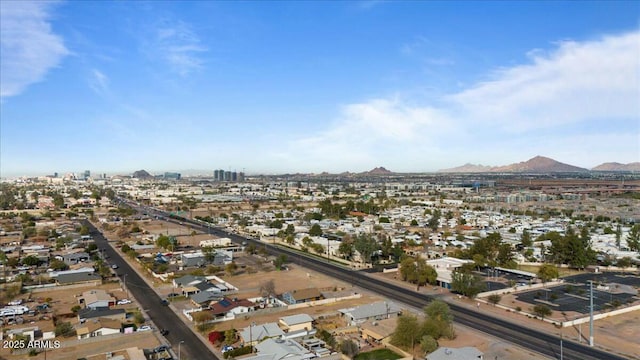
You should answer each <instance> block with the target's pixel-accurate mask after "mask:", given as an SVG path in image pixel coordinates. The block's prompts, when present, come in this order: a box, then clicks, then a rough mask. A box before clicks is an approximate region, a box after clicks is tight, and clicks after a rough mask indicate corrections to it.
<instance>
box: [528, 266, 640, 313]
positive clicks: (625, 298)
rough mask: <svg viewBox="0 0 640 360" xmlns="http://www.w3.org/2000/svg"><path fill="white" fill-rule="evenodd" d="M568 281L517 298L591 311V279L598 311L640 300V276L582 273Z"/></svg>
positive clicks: (562, 309)
mask: <svg viewBox="0 0 640 360" xmlns="http://www.w3.org/2000/svg"><path fill="white" fill-rule="evenodd" d="M564 280H565V284H562V285H557V286H552V287H551V286H550V287H547V288H542V289H536V290H531V291H527V292H523V293H520V294H518V295H516V299H517V300H519V301H522V302H525V303H529V304H532V305H536V304H540V303H544V304H546V305H548V306H549V307H550V308H551V309H552V310H554V311H560V312H576V313H582V314H587V313H589V310H590V309H589V304H590V299H589V296H590V295H589V294H590V283H589V282H590V281H593V282H594V285H593V305H594V311H597V312H599V311H603V310H611V309H613V308H616V307H619V306H622V305H626V304H631V303H634V302H636V301H639V300H640V297H638V292H637V288H638V287H639V286H640V277H638V276H637V275H624V274H612V273H604V274H603V273H600V274H595V273H594V274H580V275H574V276H570V277H567V278H565V279H564Z"/></svg>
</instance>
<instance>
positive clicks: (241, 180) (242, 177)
mask: <svg viewBox="0 0 640 360" xmlns="http://www.w3.org/2000/svg"><path fill="white" fill-rule="evenodd" d="M238 181H239V182H244V173H243V172H239V173H238Z"/></svg>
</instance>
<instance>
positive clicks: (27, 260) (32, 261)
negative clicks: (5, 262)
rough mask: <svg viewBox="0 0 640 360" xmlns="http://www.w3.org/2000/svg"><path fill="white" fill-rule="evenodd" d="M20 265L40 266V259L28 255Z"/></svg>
mask: <svg viewBox="0 0 640 360" xmlns="http://www.w3.org/2000/svg"><path fill="white" fill-rule="evenodd" d="M22 264H23V265H26V266H37V265H39V264H40V259H38V257H37V256H35V255H29V256H27V257H25V258H23V259H22Z"/></svg>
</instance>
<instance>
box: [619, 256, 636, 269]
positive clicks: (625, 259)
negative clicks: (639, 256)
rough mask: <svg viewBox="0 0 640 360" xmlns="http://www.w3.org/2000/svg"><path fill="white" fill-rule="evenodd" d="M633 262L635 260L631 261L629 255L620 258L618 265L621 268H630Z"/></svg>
mask: <svg viewBox="0 0 640 360" xmlns="http://www.w3.org/2000/svg"><path fill="white" fill-rule="evenodd" d="M632 264H633V262H632V261H631V258H630V257H628V256H625V257H623V258H622V259H618V263H617V264H616V265H617V266H618V267H621V268H628V267H630V266H631V265H632Z"/></svg>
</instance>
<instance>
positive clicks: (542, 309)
mask: <svg viewBox="0 0 640 360" xmlns="http://www.w3.org/2000/svg"><path fill="white" fill-rule="evenodd" d="M533 313H534V314H536V315H537V316H539V317H541V318H542V319H543V320H544V318H545V317H549V316H551V314H552V313H553V311H551V309H550V308H549V307H548V306H547V305H544V304H537V305H536V306H534V307H533Z"/></svg>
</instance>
